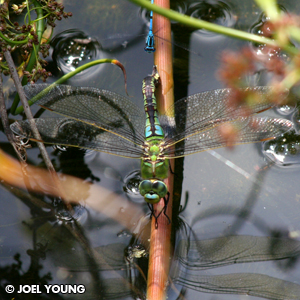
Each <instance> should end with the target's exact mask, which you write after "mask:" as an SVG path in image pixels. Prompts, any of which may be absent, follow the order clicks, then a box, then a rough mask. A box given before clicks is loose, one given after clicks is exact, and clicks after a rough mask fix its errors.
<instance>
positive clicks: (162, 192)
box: [152, 181, 168, 198]
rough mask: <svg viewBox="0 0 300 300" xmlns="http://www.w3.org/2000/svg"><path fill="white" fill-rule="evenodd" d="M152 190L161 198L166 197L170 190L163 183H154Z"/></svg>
mask: <svg viewBox="0 0 300 300" xmlns="http://www.w3.org/2000/svg"><path fill="white" fill-rule="evenodd" d="M152 190H153V192H154V193H156V194H158V195H159V197H160V198H163V197H164V196H166V194H167V192H168V189H167V186H166V185H165V183H164V182H163V181H154V182H153V184H152Z"/></svg>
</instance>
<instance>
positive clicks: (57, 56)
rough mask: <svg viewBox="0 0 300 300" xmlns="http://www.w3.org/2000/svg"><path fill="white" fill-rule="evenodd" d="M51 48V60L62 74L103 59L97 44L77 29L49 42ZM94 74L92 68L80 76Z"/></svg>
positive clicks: (61, 34) (62, 33)
mask: <svg viewBox="0 0 300 300" xmlns="http://www.w3.org/2000/svg"><path fill="white" fill-rule="evenodd" d="M51 46H52V47H53V55H52V58H53V60H54V62H55V63H56V65H57V67H58V68H59V70H61V72H63V73H64V74H66V73H69V72H71V71H74V70H75V69H76V68H78V67H80V66H82V65H84V64H86V63H88V62H90V61H93V60H97V59H101V58H104V57H105V56H104V54H103V53H102V51H101V45H100V44H99V42H98V41H97V40H95V39H93V38H91V37H89V36H88V35H87V34H85V33H84V32H83V31H81V30H78V29H69V30H66V31H63V32H61V33H60V34H58V35H56V36H55V37H54V38H53V39H52V41H51ZM99 67H101V66H99ZM91 70H94V71H91ZM94 72H95V68H92V69H88V70H85V71H83V72H81V75H83V74H84V75H85V76H87V73H88V74H89V76H92V75H93V74H94Z"/></svg>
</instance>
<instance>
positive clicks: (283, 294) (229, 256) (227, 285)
mask: <svg viewBox="0 0 300 300" xmlns="http://www.w3.org/2000/svg"><path fill="white" fill-rule="evenodd" d="M274 245H276V247H274ZM176 255H177V258H178V260H179V262H180V265H178V266H177V268H176V269H174V273H173V276H172V277H173V280H174V282H176V283H179V284H180V285H182V286H184V287H186V288H191V289H193V290H197V291H201V292H206V293H227V294H247V295H252V296H258V297H263V298H266V299H274V300H285V299H299V295H300V285H298V284H295V283H292V282H289V281H284V280H281V279H278V278H274V277H270V276H267V275H263V274H254V273H235V274H224V275H223V274H222V275H209V276H207V275H200V272H201V271H202V270H206V269H211V268H216V267H221V266H225V265H230V264H237V263H245V262H258V261H268V260H279V259H289V258H292V259H294V258H296V257H299V255H300V242H299V241H297V240H293V239H288V238H275V237H256V236H229V237H222V238H216V239H210V240H201V241H187V240H182V241H180V243H179V246H178V247H177V251H176Z"/></svg>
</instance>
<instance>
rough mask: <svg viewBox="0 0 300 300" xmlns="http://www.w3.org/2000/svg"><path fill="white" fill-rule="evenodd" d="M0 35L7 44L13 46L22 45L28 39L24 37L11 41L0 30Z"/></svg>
mask: <svg viewBox="0 0 300 300" xmlns="http://www.w3.org/2000/svg"><path fill="white" fill-rule="evenodd" d="M0 37H1V38H2V39H3V40H4V41H5V42H7V43H8V44H9V45H11V46H14V45H23V44H26V43H28V39H25V40H23V41H12V40H11V39H9V38H7V37H6V36H4V35H3V33H2V32H1V31H0Z"/></svg>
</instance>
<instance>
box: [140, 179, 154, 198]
mask: <svg viewBox="0 0 300 300" xmlns="http://www.w3.org/2000/svg"><path fill="white" fill-rule="evenodd" d="M139 190H140V194H141V195H142V196H145V194H146V193H149V192H150V191H152V182H151V181H150V180H143V181H142V182H141V183H140V185H139Z"/></svg>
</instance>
